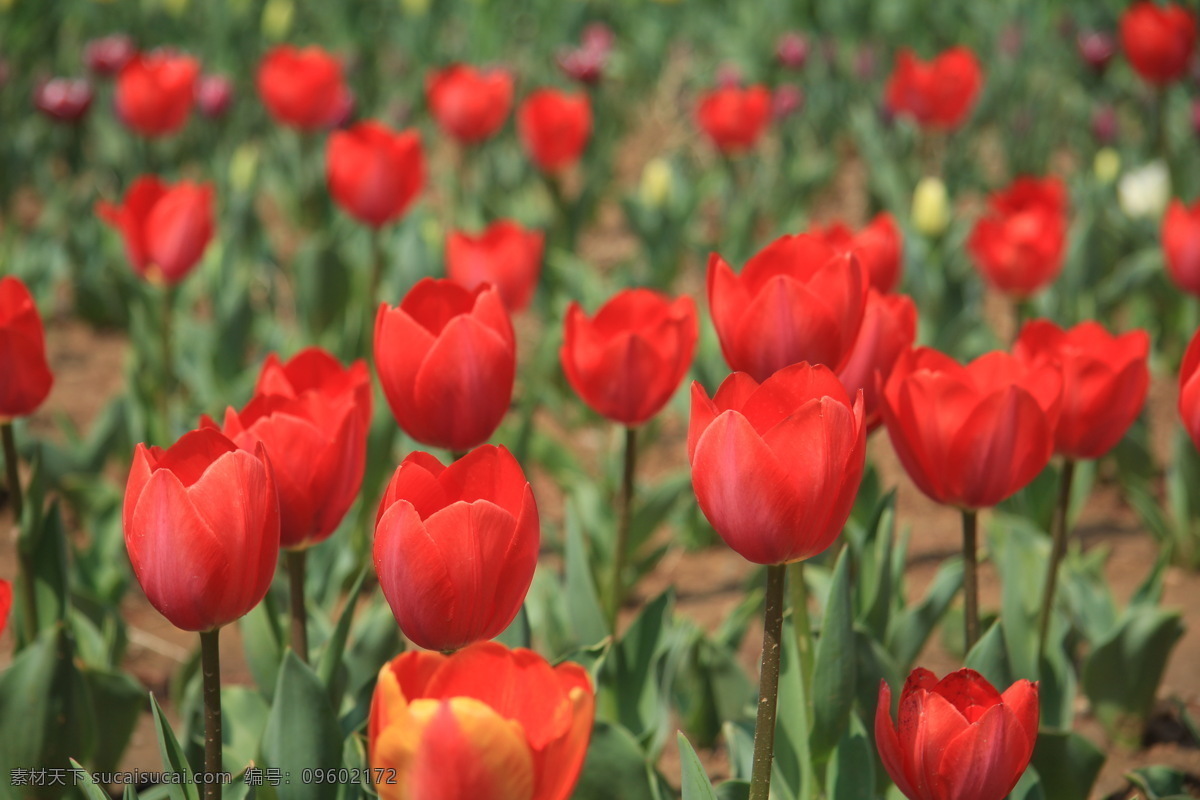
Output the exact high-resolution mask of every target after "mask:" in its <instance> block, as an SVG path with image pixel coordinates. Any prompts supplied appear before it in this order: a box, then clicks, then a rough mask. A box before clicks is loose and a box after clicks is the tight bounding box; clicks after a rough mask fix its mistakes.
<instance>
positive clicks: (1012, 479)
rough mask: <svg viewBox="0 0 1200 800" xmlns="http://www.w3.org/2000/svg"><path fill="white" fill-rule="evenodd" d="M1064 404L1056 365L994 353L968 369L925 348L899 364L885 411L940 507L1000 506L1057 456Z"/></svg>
mask: <svg viewBox="0 0 1200 800" xmlns="http://www.w3.org/2000/svg"><path fill="white" fill-rule="evenodd" d="M1061 398H1062V378H1061V376H1060V374H1059V370H1058V367H1057V366H1056V365H1036V366H1031V365H1027V364H1025V363H1023V362H1021V361H1018V360H1017V359H1015V358H1013V357H1012V356H1010V355H1008V354H1007V353H1002V352H993V353H988V354H987V355H984V356H982V357H980V358H977V359H975V360H974V361H972V362H971V363H970V364H967V365H966V366H963V365H961V364H959V363H958V362H957V361H955V360H954V359H952V358H950V357H949V356H947V355H944V354H942V353H939V352H937V351H936V350H932V349H930V348H928V347H920V348H917V349H916V350H910V351H909V352H907V353H904V354H902V355H901V356H900V358H899V359H897V361H896V364H895V366H894V367H892V374H891V376H890V377H889V378H888V381H887V384H886V385H885V388H884V391H883V394H882V396H881V397H880V408H881V411H882V412H883V421H884V423H885V424H886V425H887V429H888V435H889V436H890V437H891V440H892V446H893V447H894V448H895V450H896V455H897V456H899V458H900V463H902V464H903V465H904V469H905V470H906V471H907V472H908V475H909V477H910V478H912V480H913V483H915V484H916V485H917V488H919V489H920V490H921V491H923V492H924V493H925V494H927V495H929V496H930V497H932V498H933V499H934V500H936V501H938V502H939V503H945V504H947V505H953V506H959V507H960V508H964V509H978V508H985V507H988V506H994V505H996V504H997V503H999V502H1000V501H1001V500H1004V499H1006V498H1008V497H1010V496H1012V495H1013V494H1015V493H1016V492H1017V491H1019V490H1020V489H1022V488H1023V487H1024V486H1025V485H1026V484H1028V483H1029V482H1030V481H1031V480H1033V479H1034V478H1035V477H1036V476H1037V474H1038V473H1039V472H1041V471H1042V468H1043V467H1045V466H1046V464H1047V463H1049V461H1050V457H1051V456H1052V455H1054V431H1055V426H1056V425H1057V423H1058V414H1059V407H1060V404H1061Z"/></svg>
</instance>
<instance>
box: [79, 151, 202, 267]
mask: <svg viewBox="0 0 1200 800" xmlns="http://www.w3.org/2000/svg"><path fill="white" fill-rule="evenodd" d="M96 214H97V216H99V217H100V218H101V219H102V220H104V221H105V222H107V223H108V224H109V225H111V226H113V227H114V228H116V229H117V230H118V231H120V232H121V235H122V237H123V238H124V240H125V253H126V255H127V256H128V258H129V262H130V264H131V265H132V267H133V269H134V271H135V272H137V273H138V274H139V275H141V276H142V277H144V278H146V279H147V280H149V281H151V282H159V281H164V282H166V283H168V284H175V283H178V282H179V281H181V280H183V279H184V278H185V277H186V276H187V275H188V273H190V272H191V271H192V269H194V268H195V266H196V265H197V264H198V263H199V262H200V259H201V258H202V257H203V256H204V251H205V249H206V248H207V247H208V243H209V241H210V240H211V239H212V235H213V188H212V186H211V185H210V184H195V183H191V182H189V181H180V182H179V183H177V184H175V185H173V186H171V185H168V184H165V183H163V182H162V181H160V180H159V179H158V178H156V177H154V176H152V175H149V176H143V177H141V178H138V179H137V180H136V181H134V182H133V185H132V186H130V187H129V191H128V192H127V193H126V194H125V201H124V203H123V204H122V205H120V206H117V205H113V204H112V203H107V202H101V203H99V204H98V205H97V206H96Z"/></svg>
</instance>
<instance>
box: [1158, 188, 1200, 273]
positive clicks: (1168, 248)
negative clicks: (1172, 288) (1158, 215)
mask: <svg viewBox="0 0 1200 800" xmlns="http://www.w3.org/2000/svg"><path fill="white" fill-rule="evenodd" d="M1162 248H1163V256H1164V258H1165V260H1166V262H1167V274H1168V275H1170V276H1171V280H1173V281H1174V282H1175V285H1176V286H1178V287H1179V288H1180V289H1183V290H1184V291H1185V292H1190V293H1191V294H1194V295H1200V201H1197V202H1195V203H1193V204H1192V205H1191V207H1190V208H1189V207H1188V206H1185V205H1184V204H1183V202H1182V201H1180V200H1172V201H1171V205H1170V206H1168V207H1167V213H1166V216H1165V217H1163V224H1162Z"/></svg>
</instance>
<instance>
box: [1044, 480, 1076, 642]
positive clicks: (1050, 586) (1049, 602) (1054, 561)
mask: <svg viewBox="0 0 1200 800" xmlns="http://www.w3.org/2000/svg"><path fill="white" fill-rule="evenodd" d="M1074 478H1075V462H1074V461H1072V460H1071V459H1069V458H1068V459H1066V460H1065V461H1063V467H1062V475H1061V476H1060V477H1059V484H1058V507H1057V508H1056V509H1055V513H1054V531H1053V533H1052V536H1053V543H1052V544H1051V546H1050V562H1049V563H1048V564H1047V565H1046V584H1045V585H1046V588H1045V590H1044V591H1043V592H1042V612H1041V616H1040V618H1039V619H1038V655H1039V656H1043V655H1045V653H1046V637H1047V635H1049V633H1050V617H1051V616H1052V614H1053V610H1054V594H1055V591H1056V590H1057V588H1058V567H1059V565H1060V564H1062V560H1063V556H1065V555H1066V554H1067V538H1068V533H1069V531H1068V530H1067V512H1068V511H1069V510H1070V507H1071V484H1072V482H1073V481H1074Z"/></svg>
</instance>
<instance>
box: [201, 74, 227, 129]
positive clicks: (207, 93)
mask: <svg viewBox="0 0 1200 800" xmlns="http://www.w3.org/2000/svg"><path fill="white" fill-rule="evenodd" d="M232 104H233V81H231V80H229V78H226V77H225V76H224V75H205V76H204V77H202V78H201V79H200V83H199V84H197V86H196V105H197V106H199V108H200V113H201V114H203V115H204V116H206V117H208V118H209V119H220V118H221V117H223V116H225V114H226V112H228V111H229V106H231V105H232Z"/></svg>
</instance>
